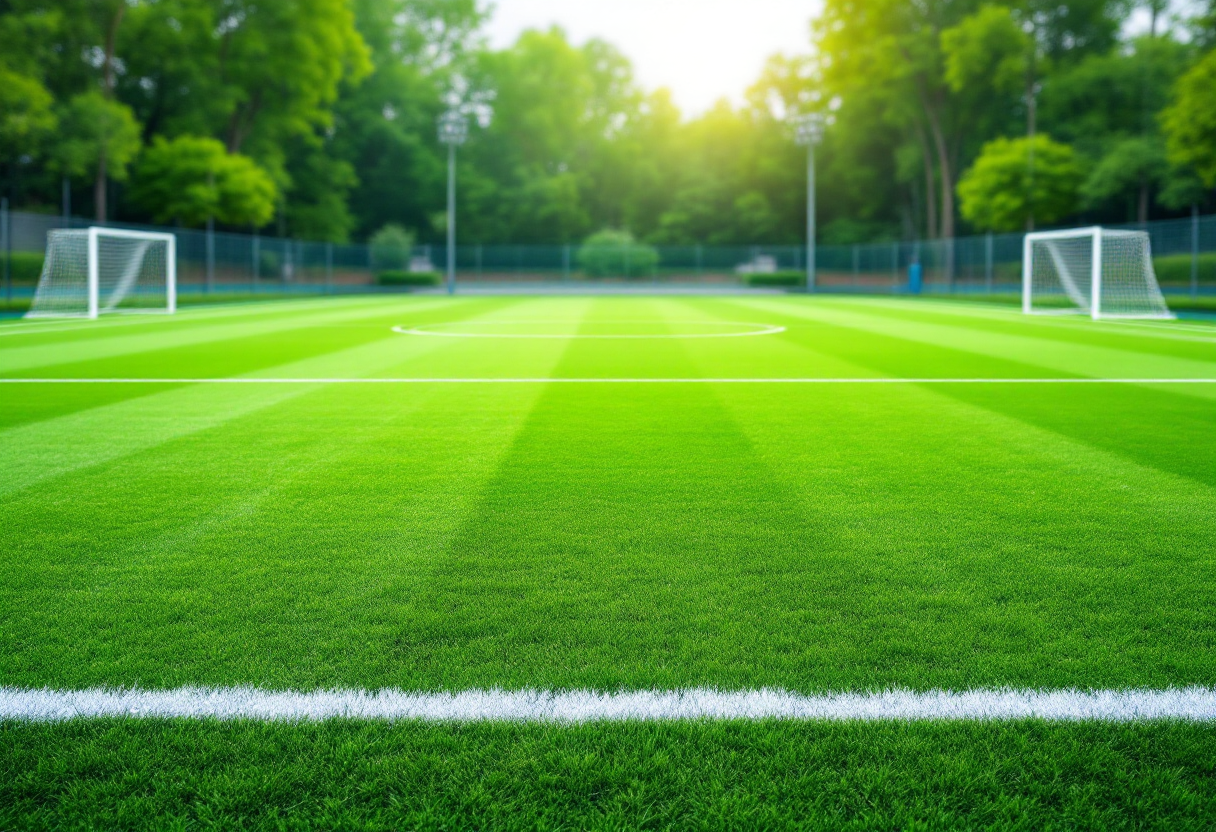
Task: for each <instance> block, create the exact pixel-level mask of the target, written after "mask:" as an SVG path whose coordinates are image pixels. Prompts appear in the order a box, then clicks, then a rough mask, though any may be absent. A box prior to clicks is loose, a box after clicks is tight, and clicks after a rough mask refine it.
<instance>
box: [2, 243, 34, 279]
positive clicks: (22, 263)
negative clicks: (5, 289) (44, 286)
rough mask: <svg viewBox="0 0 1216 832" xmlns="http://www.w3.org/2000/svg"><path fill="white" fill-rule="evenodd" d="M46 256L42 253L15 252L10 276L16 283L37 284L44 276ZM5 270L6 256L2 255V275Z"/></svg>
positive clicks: (10, 263)
mask: <svg viewBox="0 0 1216 832" xmlns="http://www.w3.org/2000/svg"><path fill="white" fill-rule="evenodd" d="M43 259H44V255H43V254H42V252H40V251H14V252H13V254H12V259H11V260H10V261H9V276H10V277H11V278H12V281H13V282H14V283H37V282H38V278H39V277H41V276H42V261H43ZM3 270H4V255H3V254H0V274H3Z"/></svg>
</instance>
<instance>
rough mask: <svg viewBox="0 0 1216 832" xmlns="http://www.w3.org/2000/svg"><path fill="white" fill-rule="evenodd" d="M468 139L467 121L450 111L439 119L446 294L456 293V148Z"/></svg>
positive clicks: (456, 112)
mask: <svg viewBox="0 0 1216 832" xmlns="http://www.w3.org/2000/svg"><path fill="white" fill-rule="evenodd" d="M468 137H469V122H468V119H467V118H466V117H465V116H464V114H463V113H461V112H460V111H459V110H456V109H452V110H448V111H447V112H445V113H444V114H443V115H441V116H440V117H439V141H440V143H442V144H446V145H447V146H448V223H447V225H448V258H447V259H448V262H447V278H446V283H447V287H448V294H449V295H452V294H455V293H456V148H457V147H458V146H459V145H462V144H464V142H465V139H467V138H468Z"/></svg>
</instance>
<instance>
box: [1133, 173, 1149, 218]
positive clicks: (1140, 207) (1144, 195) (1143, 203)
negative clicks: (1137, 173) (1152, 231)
mask: <svg viewBox="0 0 1216 832" xmlns="http://www.w3.org/2000/svg"><path fill="white" fill-rule="evenodd" d="M1148 187H1149V186H1148V180H1147V179H1141V180H1140V199H1139V201H1138V204H1137V205H1136V222H1138V223H1140V224H1141V225H1144V224H1145V223H1146V222H1148Z"/></svg>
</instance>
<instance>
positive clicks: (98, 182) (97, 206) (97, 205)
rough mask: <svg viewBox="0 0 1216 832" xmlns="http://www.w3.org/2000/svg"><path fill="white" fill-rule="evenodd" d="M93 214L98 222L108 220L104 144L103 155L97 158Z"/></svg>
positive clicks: (103, 146) (103, 147)
mask: <svg viewBox="0 0 1216 832" xmlns="http://www.w3.org/2000/svg"><path fill="white" fill-rule="evenodd" d="M93 215H94V216H95V217H96V218H97V222H99V223H104V222H105V221H106V149H105V145H104V144H103V145H102V148H101V156H100V157H99V158H98V159H97V178H96V179H94V180H93Z"/></svg>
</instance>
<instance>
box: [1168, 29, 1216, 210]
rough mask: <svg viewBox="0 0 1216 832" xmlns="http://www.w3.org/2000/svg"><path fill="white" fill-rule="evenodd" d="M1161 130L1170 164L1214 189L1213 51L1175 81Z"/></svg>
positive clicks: (1215, 73)
mask: <svg viewBox="0 0 1216 832" xmlns="http://www.w3.org/2000/svg"><path fill="white" fill-rule="evenodd" d="M1161 126H1162V129H1163V130H1164V132H1165V138H1166V147H1167V151H1168V154H1169V159H1170V161H1171V162H1173V163H1174V164H1176V165H1178V166H1181V167H1188V168H1192V169H1194V171H1195V172H1196V173H1197V174H1198V175H1199V178H1200V179H1201V180H1202V181H1203V183H1204V184H1205V185H1206V186H1207V187H1209V188H1213V187H1216V50H1213V51H1211V52H1209V53H1208V54H1207V55H1206V56H1204V58H1203V59H1202V60H1201V61H1200V62H1199V63H1197V64H1196V65H1195V66H1194V67H1192V68H1191V69H1190V71H1188V72H1187V73H1186V74H1185V75H1183V76H1182V77H1181V78H1180V79H1178V83H1177V85H1176V86H1175V88H1174V100H1173V102H1172V103H1171V104H1170V106H1169V107H1168V108H1167V109H1166V110H1165V112H1164V113H1163V114H1162V117H1161Z"/></svg>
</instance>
